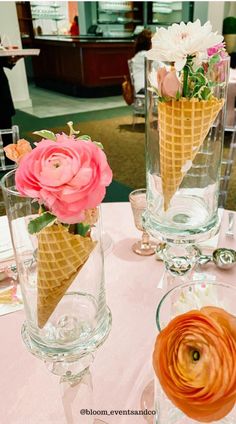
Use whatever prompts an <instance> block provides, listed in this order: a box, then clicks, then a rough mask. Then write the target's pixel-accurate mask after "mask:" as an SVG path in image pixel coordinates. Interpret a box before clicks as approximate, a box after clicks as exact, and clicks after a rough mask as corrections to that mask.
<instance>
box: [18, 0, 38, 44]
mask: <svg viewBox="0 0 236 424" xmlns="http://www.w3.org/2000/svg"><path fill="white" fill-rule="evenodd" d="M16 12H17V17H18V22H19V27H20V33H21V37H22V39H24V38H30V39H33V37H34V30H33V23H32V15H31V7H30V2H29V1H17V2H16Z"/></svg>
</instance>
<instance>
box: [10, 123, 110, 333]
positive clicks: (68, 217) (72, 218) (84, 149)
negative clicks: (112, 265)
mask: <svg viewBox="0 0 236 424" xmlns="http://www.w3.org/2000/svg"><path fill="white" fill-rule="evenodd" d="M68 125H69V128H70V134H69V135H66V134H64V133H62V134H54V133H52V132H51V131H47V130H42V131H38V132H35V133H34V134H38V135H39V136H41V137H43V139H42V140H41V141H40V142H39V143H37V144H36V147H35V148H34V149H32V148H31V146H30V144H29V143H28V142H27V141H26V140H19V141H18V143H17V144H12V145H9V146H6V147H5V148H4V150H5V153H6V155H7V156H8V157H9V159H11V160H15V161H16V162H17V163H18V167H17V170H16V175H15V181H16V188H17V190H18V191H19V193H20V194H21V195H22V196H25V197H30V198H33V199H34V200H35V201H37V202H38V203H39V216H38V217H37V218H35V219H32V220H31V221H30V223H29V225H28V231H29V233H30V234H36V235H37V238H38V250H37V263H38V271H37V316H38V326H39V327H40V328H43V327H44V325H45V324H46V323H47V321H48V319H49V317H50V316H51V314H52V313H53V311H54V310H55V308H56V306H57V304H58V303H59V302H60V300H61V298H62V297H63V295H64V294H65V292H66V291H67V289H68V288H69V287H70V285H71V284H72V282H73V280H74V278H75V277H76V276H77V275H78V273H79V272H80V270H81V268H82V267H83V265H84V264H85V262H86V261H87V260H88V258H89V255H90V253H91V252H92V251H93V249H94V248H95V245H96V242H95V241H93V240H92V238H91V227H92V226H93V225H94V224H95V223H96V221H97V219H98V208H97V207H98V205H99V204H100V203H101V201H102V200H103V198H104V196H105V193H106V187H107V186H108V185H109V184H110V183H111V180H112V171H111V169H110V167H109V165H108V163H107V159H106V155H105V153H104V152H103V150H102V145H101V144H100V143H97V142H93V141H92V140H91V138H90V137H89V136H87V135H84V136H79V131H75V130H74V129H73V124H72V123H71V122H69V123H68Z"/></svg>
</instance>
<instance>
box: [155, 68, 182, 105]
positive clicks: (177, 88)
mask: <svg viewBox="0 0 236 424" xmlns="http://www.w3.org/2000/svg"><path fill="white" fill-rule="evenodd" d="M157 82H158V91H159V94H160V96H163V97H173V98H175V97H176V95H177V93H178V92H179V93H181V84H180V81H179V80H178V78H177V76H176V72H175V71H170V72H167V70H166V68H160V69H158V71H157Z"/></svg>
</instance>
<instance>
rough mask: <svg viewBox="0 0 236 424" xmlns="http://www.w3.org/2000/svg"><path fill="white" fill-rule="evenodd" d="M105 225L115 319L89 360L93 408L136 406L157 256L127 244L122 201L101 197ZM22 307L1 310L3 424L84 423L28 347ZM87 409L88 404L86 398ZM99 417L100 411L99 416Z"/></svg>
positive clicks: (127, 421)
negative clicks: (72, 414)
mask: <svg viewBox="0 0 236 424" xmlns="http://www.w3.org/2000/svg"><path fill="white" fill-rule="evenodd" d="M102 212H103V222H104V229H105V231H106V232H107V233H109V234H110V235H111V237H112V239H113V243H114V244H113V249H112V251H110V252H107V255H106V257H105V271H106V292H107V303H108V305H109V306H110V308H111V311H112V317H113V324H112V330H111V333H110V335H109V337H108V339H107V340H106V342H105V344H104V345H103V346H102V347H101V348H100V349H99V350H98V352H97V353H96V356H95V361H94V363H93V366H92V368H91V371H92V375H93V384H94V405H93V406H92V408H93V409H94V410H106V409H107V410H108V411H109V410H111V409H112V410H122V411H123V410H128V409H129V410H140V409H141V407H140V399H141V395H142V392H143V390H144V388H145V387H146V385H147V383H148V382H149V381H150V380H151V379H152V378H153V373H152V365H151V356H152V351H153V346H154V340H155V338H156V333H157V330H156V325H155V313H156V307H157V303H158V301H159V299H160V297H161V294H162V290H161V289H160V288H158V283H159V280H160V277H161V276H162V274H163V264H162V263H161V262H157V261H156V260H155V258H154V256H151V257H140V256H138V255H135V254H134V253H133V252H132V251H131V245H132V243H133V242H134V239H137V238H139V237H140V232H139V231H138V230H136V228H135V227H134V225H133V217H132V213H131V208H130V205H129V204H128V203H105V204H103V205H102ZM226 218H227V214H226V212H225V213H224V216H223V221H222V226H221V232H220V236H219V245H220V246H224V247H229V248H236V242H235V239H231V238H226V237H224V232H225V229H226V226H227V219H226ZM204 270H206V271H208V272H211V273H213V272H214V274H215V275H217V277H218V279H219V280H220V281H223V282H230V281H232V282H234V280H235V275H236V270H235V268H234V269H230V270H227V271H221V270H219V269H216V267H215V266H214V265H207V266H206V267H204ZM23 320H24V312H23V311H20V312H15V313H13V314H10V315H6V316H1V317H0V340H1V348H0V375H1V384H0V422H1V424H68V423H70V424H86V423H87V421H86V417H85V416H84V417H83V416H77V417H76V418H75V420H72V419H71V420H69V419H68V420H67V421H66V418H65V413H64V410H63V402H62V397H61V393H60V387H59V384H58V377H56V376H53V375H52V374H51V373H50V372H49V371H48V370H47V369H46V367H45V365H44V364H43V362H41V361H40V360H39V359H36V358H34V357H33V356H32V355H31V354H30V353H28V352H27V351H26V348H25V346H24V345H23V342H22V341H21V335H20V329H21V325H22V323H23ZM86 407H87V408H88V409H89V408H91V405H90V404H88V405H87V406H86ZM97 418H99V416H97ZM100 418H103V419H104V421H106V422H107V423H108V424H113V423H115V424H142V423H143V424H144V423H145V421H144V419H143V417H142V416H132V415H130V416H128V417H127V416H125V415H124V416H122V415H118V416H106V417H105V416H104V417H100Z"/></svg>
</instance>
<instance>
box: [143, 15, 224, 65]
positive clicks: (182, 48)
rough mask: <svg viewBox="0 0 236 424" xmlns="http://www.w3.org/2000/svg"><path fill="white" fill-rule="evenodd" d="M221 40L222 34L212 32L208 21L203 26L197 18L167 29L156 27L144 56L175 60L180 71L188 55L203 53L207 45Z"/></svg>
mask: <svg viewBox="0 0 236 424" xmlns="http://www.w3.org/2000/svg"><path fill="white" fill-rule="evenodd" d="M222 41H223V36H222V35H218V34H217V33H216V32H212V26H211V24H210V22H209V21H208V22H206V23H205V24H204V25H203V26H201V22H200V20H199V19H197V20H196V21H195V22H188V23H187V24H185V23H184V22H181V23H180V24H173V25H172V26H170V27H169V28H167V29H166V28H157V30H156V33H155V35H154V36H153V37H152V48H151V50H149V51H148V52H147V54H146V56H147V58H148V59H152V60H158V61H168V62H175V68H176V70H177V71H181V69H183V67H184V65H185V64H186V60H187V56H188V55H195V56H200V55H202V54H204V55H205V54H206V51H207V49H208V48H209V47H213V46H215V45H216V44H218V43H221V42H222Z"/></svg>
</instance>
